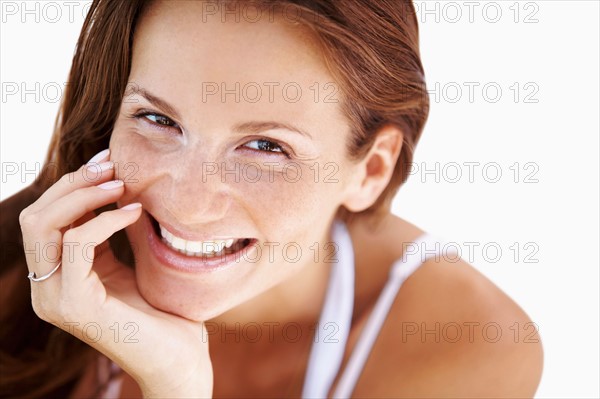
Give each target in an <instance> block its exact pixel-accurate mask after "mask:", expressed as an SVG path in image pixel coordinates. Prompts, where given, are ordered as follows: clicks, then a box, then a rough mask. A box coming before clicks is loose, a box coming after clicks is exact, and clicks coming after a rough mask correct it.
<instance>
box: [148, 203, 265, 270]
mask: <svg viewBox="0 0 600 399" xmlns="http://www.w3.org/2000/svg"><path fill="white" fill-rule="evenodd" d="M148 216H149V217H150V222H151V224H152V228H153V229H154V233H155V234H156V236H157V237H161V241H162V242H163V243H164V244H165V245H166V246H167V247H169V248H170V249H172V250H173V251H176V252H179V253H181V254H183V255H187V256H189V257H195V258H203V259H211V258H218V257H224V256H227V255H231V254H235V253H237V252H240V251H242V250H243V249H244V248H246V247H247V246H249V245H250V244H251V243H252V242H253V241H254V240H253V239H251V238H230V239H227V240H209V241H190V240H186V239H183V238H181V237H178V236H176V235H174V234H173V233H171V232H170V231H169V230H167V228H166V227H164V226H162V225H161V224H160V223H159V222H158V221H157V220H156V219H155V218H154V217H153V216H152V215H150V214H148Z"/></svg>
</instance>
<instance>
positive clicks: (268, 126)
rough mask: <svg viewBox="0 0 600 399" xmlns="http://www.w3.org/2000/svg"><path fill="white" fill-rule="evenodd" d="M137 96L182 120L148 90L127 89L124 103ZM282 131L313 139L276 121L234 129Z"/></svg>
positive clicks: (306, 133) (297, 129)
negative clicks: (128, 98) (127, 98)
mask: <svg viewBox="0 0 600 399" xmlns="http://www.w3.org/2000/svg"><path fill="white" fill-rule="evenodd" d="M135 94H139V95H140V96H142V97H143V98H145V99H146V100H147V101H148V102H149V103H150V104H152V105H154V106H155V107H157V108H159V109H161V110H162V111H164V112H166V113H168V114H170V115H171V116H173V117H174V118H175V119H181V117H180V116H179V113H178V112H177V111H176V110H175V107H173V106H172V105H171V104H169V103H168V102H167V101H165V100H163V99H161V98H160V97H158V96H155V95H153V94H151V93H149V92H148V90H146V89H143V88H140V87H132V88H129V89H127V90H126V91H125V95H124V96H123V98H124V101H126V100H125V98H126V97H129V96H132V95H135ZM280 129H283V130H288V131H290V132H294V133H298V134H300V135H302V136H305V137H308V138H310V139H312V138H313V137H312V136H311V135H310V134H309V133H308V132H306V131H304V130H302V129H300V128H298V127H296V126H294V125H292V124H289V123H283V122H276V121H251V122H244V123H239V124H237V125H235V126H234V127H233V131H234V132H235V133H252V134H257V133H260V132H264V131H266V130H280Z"/></svg>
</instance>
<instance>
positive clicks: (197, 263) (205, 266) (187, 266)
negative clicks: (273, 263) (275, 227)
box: [143, 212, 258, 273]
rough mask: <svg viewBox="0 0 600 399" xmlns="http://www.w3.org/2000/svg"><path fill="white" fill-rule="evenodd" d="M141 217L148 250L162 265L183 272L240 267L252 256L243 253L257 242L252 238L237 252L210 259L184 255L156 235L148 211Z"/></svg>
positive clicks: (207, 271)
mask: <svg viewBox="0 0 600 399" xmlns="http://www.w3.org/2000/svg"><path fill="white" fill-rule="evenodd" d="M143 217H144V219H145V221H144V228H145V229H146V237H147V238H148V244H149V246H150V251H151V252H152V254H153V255H154V256H155V257H156V259H158V261H159V262H160V263H161V264H162V265H163V266H165V267H167V268H169V269H172V270H176V271H179V272H184V273H212V272H216V271H221V270H226V269H230V268H232V267H240V266H242V265H243V264H245V263H248V260H247V259H253V257H252V256H250V257H247V258H245V255H247V254H248V253H249V252H250V251H254V250H255V247H256V244H257V242H258V241H257V240H256V239H252V241H251V242H250V244H248V245H247V246H246V247H244V248H242V249H241V250H240V251H238V252H235V253H232V254H227V255H224V256H217V257H214V258H212V259H207V258H202V257H198V258H194V257H191V256H187V255H184V254H182V253H180V252H177V251H175V250H173V249H171V248H169V247H168V246H167V245H166V244H165V243H164V242H163V241H162V237H160V236H157V235H156V232H155V231H154V226H153V225H152V221H151V219H150V218H151V216H150V215H149V214H148V212H144V215H143Z"/></svg>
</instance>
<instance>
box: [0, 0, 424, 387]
mask: <svg viewBox="0 0 600 399" xmlns="http://www.w3.org/2000/svg"><path fill="white" fill-rule="evenodd" d="M227 3H228V4H229V5H230V4H233V3H236V2H231V1H227ZM148 4H149V1H145V0H127V1H115V0H94V2H93V3H92V5H91V7H90V10H89V12H88V15H87V17H86V20H85V22H84V25H83V29H82V31H81V35H80V37H79V40H78V42H77V48H76V52H75V54H74V57H73V64H72V67H71V71H70V74H69V85H68V87H67V89H66V92H65V96H64V98H63V101H62V104H61V109H60V112H59V115H58V117H57V119H56V126H55V132H54V134H53V137H52V140H51V144H50V148H49V150H48V154H47V157H46V162H45V165H44V168H43V170H42V173H41V174H40V176H39V177H38V179H36V181H35V182H34V183H33V184H32V185H31V186H29V187H28V188H26V189H25V190H23V191H21V192H19V193H18V194H16V195H14V196H13V197H11V198H9V199H7V200H5V201H3V202H2V203H1V204H0V210H1V212H0V215H1V216H0V225H1V226H2V228H1V231H0V234H1V243H0V245H1V250H2V251H1V252H2V262H1V265H2V266H1V269H0V277H1V278H2V279H3V280H4V281H5V282H6V281H11V284H10V286H9V287H6V286H4V287H3V290H5V292H4V293H3V301H6V303H4V304H3V306H2V308H3V310H2V314H1V322H2V324H1V327H0V345H1V348H0V359H1V360H2V362H1V374H2V381H1V382H0V386H1V389H0V392H1V395H2V396H10V397H16V396H27V397H41V396H44V397H65V396H68V393H69V392H70V391H71V390H72V389H73V387H74V385H75V384H76V383H77V381H78V379H79V378H80V377H81V375H82V373H83V371H84V369H85V367H86V365H87V364H89V361H90V359H92V357H91V356H92V355H94V353H95V351H94V350H93V349H92V348H91V347H89V346H88V345H86V344H85V343H83V342H82V341H80V340H78V339H77V338H75V337H73V336H71V335H70V334H68V333H66V332H64V331H62V330H61V329H59V328H58V327H55V326H53V325H51V324H49V323H46V322H43V321H41V320H40V319H39V318H38V317H37V316H36V315H35V313H34V312H33V310H32V307H31V300H30V294H29V287H30V286H29V284H30V283H29V281H28V280H27V279H25V278H23V277H22V276H25V275H26V273H27V267H26V263H25V257H24V253H23V244H22V239H21V231H20V228H19V224H18V215H19V213H20V211H21V210H22V209H24V208H25V207H26V206H28V205H29V204H30V203H32V202H34V201H35V200H36V199H37V198H38V197H39V196H40V195H41V194H42V193H43V192H44V191H45V190H46V189H47V188H48V187H50V186H51V185H52V184H54V182H56V181H57V180H58V179H59V178H60V176H62V175H63V174H65V173H68V172H70V171H73V170H76V169H77V168H78V167H79V166H80V165H82V164H83V163H85V162H86V161H87V160H88V159H89V158H90V157H91V156H93V155H94V154H95V153H97V152H99V151H100V150H102V149H104V148H108V143H109V139H110V132H111V130H112V127H113V124H114V122H115V120H116V118H117V115H118V111H119V108H120V104H121V101H122V97H123V95H124V92H125V89H126V86H127V80H128V77H129V71H130V64H131V47H132V40H133V33H134V29H135V26H136V22H137V20H138V19H139V17H140V15H141V13H142V12H143V10H144V9H145V7H147V5H148ZM253 4H260V5H261V6H267V7H275V9H282V8H285V9H286V12H289V10H293V11H294V12H295V15H297V16H298V21H299V22H300V23H302V24H304V25H305V26H307V27H308V28H310V30H311V31H312V32H314V33H315V34H316V36H315V37H316V38H317V40H318V42H319V44H320V45H321V48H322V49H323V55H324V59H325V62H326V63H327V65H328V67H329V69H330V71H331V73H332V74H333V76H334V77H335V78H336V80H337V81H338V83H339V85H340V89H341V92H342V96H343V101H342V107H343V109H344V112H345V114H346V115H347V117H348V119H349V121H350V124H351V126H352V135H351V140H350V142H349V143H348V154H349V156H350V157H354V158H360V157H362V156H364V154H365V153H366V151H368V149H369V148H370V146H371V144H372V143H373V139H374V137H375V133H376V132H377V130H378V129H379V128H381V127H383V126H384V125H387V124H391V125H394V126H397V127H398V128H400V129H401V130H402V132H403V134H404V142H403V147H402V151H401V154H400V158H399V160H398V162H397V165H396V169H395V172H394V174H393V177H392V180H391V182H390V184H389V185H388V187H387V188H386V189H385V191H384V192H383V193H382V195H381V196H380V197H379V199H378V200H377V202H376V203H375V204H373V206H371V207H370V208H369V209H367V210H366V211H364V212H362V213H365V214H374V213H375V214H380V213H381V212H386V211H389V205H390V202H391V199H392V198H393V196H394V195H395V193H396V191H397V190H398V188H399V187H400V186H401V185H402V184H403V183H404V182H405V181H406V179H407V177H408V173H409V166H410V163H411V162H412V157H413V151H414V148H415V145H416V143H417V141H418V139H419V137H420V135H421V131H422V129H423V126H424V124H425V121H426V119H427V114H428V111H429V102H428V95H427V91H426V88H425V81H424V72H423V67H422V65H421V61H420V56H419V46H418V26H417V19H416V17H415V14H414V9H413V6H412V3H411V2H410V1H409V0H397V1H392V0H378V1H372V0H343V1H341V0H261V1H258V2H253ZM339 216H340V217H342V218H344V219H346V220H348V219H349V218H350V216H351V215H350V213H349V212H347V211H345V210H343V209H341V210H340V212H339ZM120 233H121V234H119V233H117V234H115V235H114V236H113V237H112V238H111V246H112V247H113V250H114V249H115V248H116V247H118V248H119V249H122V248H123V247H122V246H121V244H122V242H123V241H124V240H126V239H125V236H124V234H122V232H120ZM15 237H18V238H15ZM119 242H120V243H119ZM115 255H116V256H117V257H118V258H119V259H121V260H123V261H124V262H125V263H127V264H130V265H131V264H132V260H131V259H132V258H131V257H130V256H127V255H130V252H127V253H125V254H123V253H121V251H118V253H115ZM13 275H14V276H15V277H14V278H12V277H11V276H13ZM9 278H10V279H9ZM3 285H4V284H3Z"/></svg>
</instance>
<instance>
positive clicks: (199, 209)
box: [162, 159, 232, 225]
mask: <svg viewBox="0 0 600 399" xmlns="http://www.w3.org/2000/svg"><path fill="white" fill-rule="evenodd" d="M216 165H218V163H217V162H194V161H193V160H187V159H181V160H180V163H178V167H177V171H176V172H173V173H171V179H170V184H169V187H168V189H167V190H166V192H165V193H164V195H162V202H163V206H164V209H167V210H168V211H169V213H171V216H172V217H174V218H175V219H176V220H178V221H179V222H180V223H182V224H184V225H193V224H201V225H203V224H207V223H210V222H215V221H219V220H222V219H224V218H225V216H226V215H227V212H228V210H229V208H230V206H231V201H232V199H231V195H230V193H229V190H228V185H227V184H226V182H224V181H222V179H221V174H220V173H214V169H215V167H216Z"/></svg>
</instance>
